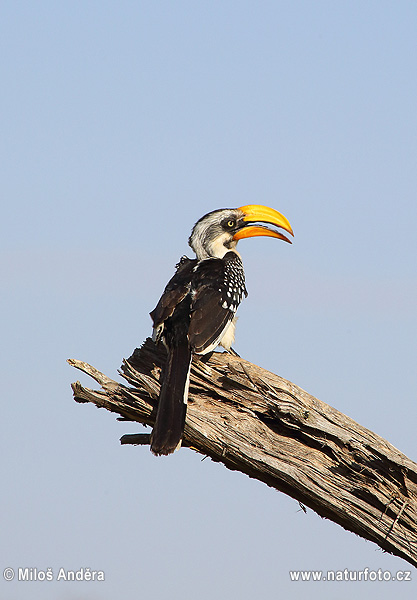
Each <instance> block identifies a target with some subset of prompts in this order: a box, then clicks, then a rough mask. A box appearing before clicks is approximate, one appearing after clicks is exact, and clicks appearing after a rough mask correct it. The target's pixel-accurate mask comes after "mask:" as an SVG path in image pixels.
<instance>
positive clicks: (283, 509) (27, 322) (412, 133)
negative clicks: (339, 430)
mask: <svg viewBox="0 0 417 600" xmlns="http://www.w3.org/2000/svg"><path fill="white" fill-rule="evenodd" d="M416 31H417V4H416V3H415V2H412V1H403V0H400V1H397V2H394V1H385V0H378V1H368V0H365V1H364V0H361V1H355V0H354V1H352V2H336V1H333V0H331V1H330V0H329V1H321V0H318V1H314V2H313V1H307V0H306V1H302V0H299V1H294V2H289V1H288V2H282V1H278V0H277V1H274V2H268V1H265V2H246V1H239V2H238V1H224V0H223V1H222V2H218V1H213V2H198V1H173V2H159V1H156V2H141V1H136V2H133V1H131V2H128V1H124V0H121V1H120V0H119V1H118V2H112V1H101V2H98V1H95V2H94V1H85V2H79V1H73V2H66V1H62V2H55V1H54V2H52V1H41V2H25V1H16V0H10V1H9V0H3V2H2V4H1V9H0V56H1V59H0V60H1V94H0V115H1V116H0V122H1V132H0V135H1V145H0V147H1V150H0V151H1V158H0V170H1V176H0V193H1V207H2V208H1V224H0V227H1V235H0V249H1V286H2V291H1V298H2V317H3V318H2V325H1V338H2V344H1V347H2V361H1V362H2V385H1V391H2V418H1V435H0V439H1V446H0V449H1V455H2V464H3V468H2V493H1V496H0V510H1V515H2V527H1V532H2V533H1V538H2V542H1V546H0V566H1V572H0V596H1V598H5V599H7V600H21V599H23V600H26V599H29V598H30V599H31V600H41V599H42V600H52V599H54V600H55V599H57V598H59V599H60V600H61V599H62V600H112V599H114V598H121V597H131V598H133V597H134V598H150V597H152V598H171V599H173V600H177V599H181V600H191V599H192V600H194V599H195V598H200V599H201V600H208V599H212V598H240V599H241V600H249V599H253V598H272V599H273V598H284V597H285V598H296V599H298V598H300V599H301V598H305V597H308V598H313V599H317V598H321V599H323V598H324V599H329V600H330V599H333V598H336V597H337V598H338V600H345V599H346V600H347V599H350V598H352V597H353V596H354V597H355V598H359V599H364V598H373V597H378V598H380V599H388V598H392V597H395V596H399V597H401V598H405V599H411V598H415V590H416V587H415V586H416V581H417V572H416V570H415V569H413V568H412V567H410V566H409V565H408V564H407V563H406V562H405V561H403V560H401V559H398V558H395V557H392V556H390V555H387V554H385V553H383V552H382V551H381V550H380V549H379V548H378V547H377V546H375V545H374V544H372V543H370V542H366V541H364V540H363V539H361V538H359V537H356V536H355V535H353V534H351V533H349V532H346V531H344V530H343V529H342V528H340V527H339V526H337V525H335V524H334V523H332V522H330V521H326V520H323V519H321V518H320V517H318V516H317V515H316V514H315V513H313V512H312V511H310V510H308V512H307V514H304V512H302V511H301V510H300V507H299V505H298V503H297V502H296V501H294V500H292V499H290V498H288V497H287V496H285V495H283V494H281V493H278V492H276V491H274V490H272V489H270V488H268V487H266V486H265V485H263V484H261V483H259V482H257V481H253V480H250V479H249V478H247V477H246V476H244V475H242V474H240V473H232V472H230V471H227V470H226V469H225V468H224V467H223V466H221V465H218V464H214V463H212V462H210V461H209V460H206V461H204V462H201V457H200V456H198V455H197V454H195V453H193V452H191V451H190V450H188V449H184V450H181V451H180V452H177V453H176V454H175V455H173V456H172V457H169V458H167V459H164V458H160V459H157V458H155V457H153V456H152V455H151V454H150V452H149V450H148V449H147V448H135V447H121V446H120V444H119V441H118V440H119V438H120V436H121V435H123V434H124V433H131V432H136V431H139V430H140V426H135V425H134V424H129V423H128V424H126V423H119V422H117V421H116V419H115V416H114V415H112V414H110V413H108V412H106V411H104V410H100V411H99V410H97V409H96V408H95V407H93V406H89V405H88V406H87V405H78V404H76V403H75V402H73V400H72V394H71V389H70V383H71V381H75V380H77V379H81V381H82V382H83V383H84V384H86V385H91V386H93V382H92V381H91V380H89V379H88V378H87V377H84V376H83V375H82V374H80V373H79V372H77V371H75V370H74V369H71V368H70V367H69V366H68V365H67V364H66V359H67V358H69V357H72V358H78V359H81V360H85V361H87V362H90V363H91V364H93V365H94V366H96V367H97V368H99V369H100V370H101V371H103V372H105V373H106V374H107V375H109V376H111V377H113V378H116V379H117V380H119V376H118V375H117V369H118V368H119V366H120V364H121V361H122V358H123V357H127V356H129V355H130V354H131V352H132V351H133V349H134V348H135V347H136V346H138V345H140V344H141V342H142V341H143V340H144V338H145V337H146V336H148V335H149V334H150V329H151V321H150V318H149V315H148V313H149V311H150V310H152V309H153V308H154V306H155V304H156V302H157V300H158V298H159V295H160V293H161V292H162V290H163V287H164V286H165V283H166V282H167V280H168V278H169V277H170V276H171V275H172V273H173V269H174V265H175V263H176V262H177V260H178V258H179V257H180V256H181V255H182V254H184V253H187V252H188V253H190V250H189V248H188V246H187V240H188V235H189V233H190V230H191V227H192V225H193V224H194V222H195V221H196V220H197V219H198V218H199V217H200V216H202V215H203V214H205V213H206V212H208V211H210V210H212V209H215V208H221V207H236V206H241V205H244V204H250V203H259V204H266V205H269V206H273V207H274V208H276V209H278V210H279V211H281V212H283V213H284V214H285V215H286V216H287V217H288V219H289V220H290V222H291V224H292V226H293V229H294V232H295V240H294V243H293V245H292V246H290V245H287V244H283V243H280V242H277V241H276V240H273V239H268V238H258V239H253V240H243V241H242V242H240V245H239V250H240V252H241V255H242V257H243V260H244V264H245V269H246V276H247V287H248V290H249V297H248V299H247V300H245V301H244V303H243V304H242V306H241V309H240V311H239V314H240V320H239V324H238V331H237V341H236V345H235V348H236V350H237V351H238V352H239V353H240V354H241V355H242V356H243V357H244V358H246V359H248V360H250V361H252V362H254V363H256V364H259V365H261V366H263V367H265V368H267V369H270V370H272V371H274V372H275V373H278V374H280V375H282V376H283V377H285V378H287V379H290V380H291V381H293V382H294V383H296V384H298V385H300V386H301V387H303V388H304V389H306V390H307V391H309V392H310V393H312V394H314V395H315V396H317V397H318V398H320V399H321V400H324V401H326V402H327V403H329V404H331V405H332V406H334V407H336V408H337V409H339V410H341V411H342V412H344V413H346V414H348V415H349V416H351V417H352V418H354V419H355V420H357V421H358V422H359V423H361V424H362V425H364V426H366V427H368V428H369V429H371V430H373V431H375V432H376V433H378V434H380V435H382V436H383V437H385V438H386V439H388V440H389V441H390V442H391V443H392V444H394V445H395V446H396V447H398V448H399V449H400V450H401V451H403V452H404V453H405V454H407V455H408V456H409V457H410V458H412V459H416V458H417V448H416V429H417V417H416V395H417V376H416V351H417V347H416V346H417V344H416V334H417V331H416V329H417V328H416V324H417V319H416V305H417V284H416V266H417V264H416V262H417V261H416V255H417V252H416V250H417V243H416V225H417V201H416V189H417V77H416V74H417V34H416ZM9 566H10V567H13V568H14V569H17V568H18V567H36V568H38V569H41V570H45V569H47V568H48V567H50V568H52V570H53V572H54V574H55V576H56V575H57V573H58V571H59V569H60V568H61V567H63V568H65V569H67V570H77V569H79V568H80V567H88V568H90V569H92V570H93V569H94V570H103V571H105V577H106V580H105V582H103V583H98V582H97V583H93V582H88V583H87V582H85V583H74V582H68V583H65V582H62V581H61V582H57V581H54V582H51V583H49V582H45V583H40V582H36V583H34V582H32V583H31V582H21V583H19V582H16V581H14V582H11V583H8V582H5V581H3V579H2V578H1V573H2V571H3V569H4V568H5V567H9ZM365 567H368V568H370V569H378V568H381V569H383V570H390V571H392V572H395V571H397V570H399V569H401V570H408V569H411V570H412V576H413V578H414V582H413V583H402V584H400V583H381V584H378V583H346V584H342V583H327V584H325V583H321V584H319V583H304V584H302V583H291V582H290V578H289V574H288V571H289V570H290V569H292V570H294V569H320V570H323V571H327V570H330V569H334V570H342V569H345V568H349V569H353V570H363V569H364V568H365Z"/></svg>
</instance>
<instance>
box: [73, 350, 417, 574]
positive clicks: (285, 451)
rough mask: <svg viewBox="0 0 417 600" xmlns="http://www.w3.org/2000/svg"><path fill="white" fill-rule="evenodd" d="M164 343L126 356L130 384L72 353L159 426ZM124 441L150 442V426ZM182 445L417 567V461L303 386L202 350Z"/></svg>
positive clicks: (103, 399) (119, 404)
mask: <svg viewBox="0 0 417 600" xmlns="http://www.w3.org/2000/svg"><path fill="white" fill-rule="evenodd" d="M164 361H165V352H164V350H163V348H162V347H160V346H158V347H156V346H155V345H154V344H153V342H152V341H151V340H149V339H148V340H146V342H145V343H144V344H143V346H142V347H141V348H140V349H137V350H135V352H134V353H133V355H132V356H131V357H130V358H129V359H128V360H126V361H124V363H123V365H122V371H121V374H122V375H123V377H124V378H125V379H126V380H127V382H128V384H129V385H122V384H119V383H117V382H115V381H113V380H112V379H110V378H108V377H106V376H105V375H103V374H102V373H100V372H99V371H97V369H95V368H94V367H91V366H90V365H88V364H87V363H84V362H81V361H77V360H72V359H71V360H69V361H68V362H69V363H70V364H71V365H72V366H74V367H76V368H78V369H80V370H81V371H83V372H85V373H87V374H88V375H90V376H91V377H92V378H93V379H95V380H96V381H97V382H98V383H99V384H100V385H101V387H102V389H101V390H100V391H95V390H91V389H88V388H84V387H83V386H82V385H81V384H80V383H79V382H77V383H74V384H72V388H73V393H74V399H75V400H76V401H77V402H92V403H93V404H95V405H96V406H97V407H99V408H106V409H107V410H110V411H112V412H115V413H117V414H119V415H120V417H121V418H122V420H129V421H137V422H139V423H142V424H146V425H153V422H154V419H155V412H156V411H155V407H156V405H157V398H158V394H159V374H160V370H161V367H162V365H163V364H164ZM121 442H122V443H131V444H141V445H143V444H149V435H147V434H136V435H126V436H123V438H122V440H121ZM183 446H189V447H191V448H193V449H194V450H196V451H198V452H201V453H202V454H204V455H208V456H210V457H211V458H212V459H213V460H215V461H219V462H222V463H223V464H224V465H226V467H228V468H229V469H233V470H239V471H241V472H243V473H246V474H247V475H249V476H250V477H253V478H255V479H258V480H260V481H263V482H264V483H266V484H267V485H269V486H271V487H274V488H275V489H277V490H279V491H281V492H284V493H285V494H288V495H289V496H292V497H293V498H295V499H296V500H298V501H299V502H301V503H302V504H304V505H306V506H308V507H310V508H311V509H313V510H314V511H316V512H317V513H318V514H319V515H321V516H322V517H326V518H328V519H331V520H332V521H334V522H335V523H338V524H339V525H342V527H344V528H345V529H348V530H350V531H353V532H354V533H356V534H358V535H360V536H362V537H363V538H365V539H368V540H371V541H373V542H375V543H376V544H378V545H379V546H380V547H381V548H382V549H383V550H385V551H387V552H390V553H392V554H396V555H397V556H401V557H402V558H404V559H405V560H406V561H408V562H409V563H411V564H412V565H414V566H417V530H416V523H417V464H416V463H415V462H413V461H411V460H410V459H409V458H407V457H406V456H405V455H404V454H402V453H401V452H400V451H399V450H397V449H396V448H394V447H393V446H392V445H391V444H389V443H388V442H387V441H385V440H384V439H382V438H381V437H379V436H378V435H376V434H375V433H372V431H369V430H368V429H365V428H364V427H362V426H361V425H359V424H358V423H356V422H355V421H353V420H352V419H350V418H349V417H347V416H346V415H344V414H342V413H340V412H339V411H337V410H336V409H334V408H332V407H331V406H328V405H327V404H325V403H324V402H321V401H320V400H317V399H316V398H314V397H313V396H311V395H310V394H308V393H307V392H305V391H304V390H302V389H301V388H299V387H297V386H296V385H294V384H292V383H290V382H289V381H286V380H285V379H282V378H281V377H279V376H278V375H274V374H273V373H270V372H268V371H265V370H264V369H262V368H260V367H257V366H256V365H253V364H251V363H249V362H247V361H245V360H243V359H242V358H240V357H238V356H232V355H230V354H226V353H213V354H212V355H211V357H210V358H209V360H204V361H203V360H200V359H198V358H196V357H195V358H194V360H193V364H192V370H191V380H190V392H189V405H188V412H187V422H186V426H185V436H184V442H183Z"/></svg>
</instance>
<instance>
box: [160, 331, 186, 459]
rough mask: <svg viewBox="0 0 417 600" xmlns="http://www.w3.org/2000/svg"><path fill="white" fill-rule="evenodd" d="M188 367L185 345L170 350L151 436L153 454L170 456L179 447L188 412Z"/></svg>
mask: <svg viewBox="0 0 417 600" xmlns="http://www.w3.org/2000/svg"><path fill="white" fill-rule="evenodd" d="M190 364H191V349H190V347H189V345H188V344H187V343H183V344H180V345H178V346H175V347H174V348H171V349H170V350H169V352H168V358H167V363H166V367H165V373H164V380H163V383H162V386H161V392H160V394H159V404H158V412H157V415H156V420H155V425H154V428H153V431H152V435H151V451H152V452H153V454H156V455H161V454H172V452H174V451H175V450H176V449H177V448H179V446H180V445H181V439H182V436H183V433H184V424H185V415H186V412H187V396H188V379H189V372H190Z"/></svg>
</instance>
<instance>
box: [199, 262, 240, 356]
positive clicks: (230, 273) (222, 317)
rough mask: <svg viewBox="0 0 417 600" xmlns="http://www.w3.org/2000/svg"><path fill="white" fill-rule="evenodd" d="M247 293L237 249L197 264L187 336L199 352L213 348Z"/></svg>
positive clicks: (202, 352)
mask: <svg viewBox="0 0 417 600" xmlns="http://www.w3.org/2000/svg"><path fill="white" fill-rule="evenodd" d="M243 295H245V296H247V291H246V287H245V275H244V271H243V265H242V261H241V260H240V257H239V256H238V255H237V254H236V253H235V252H228V253H227V254H226V255H225V256H224V258H223V259H220V258H209V259H207V260H203V261H201V262H200V263H199V264H198V265H197V266H196V267H195V268H194V275H193V278H192V282H191V298H192V303H191V320H190V325H189V329H188V339H189V342H190V346H191V348H192V349H193V350H194V352H196V353H197V354H204V353H205V352H209V351H211V350H214V348H215V347H216V346H217V345H218V343H219V342H220V340H221V338H222V336H223V333H224V331H225V330H226V328H227V326H228V325H229V323H230V321H231V320H232V319H233V318H234V316H235V313H236V310H237V307H238V306H239V304H240V302H241V301H242V298H243Z"/></svg>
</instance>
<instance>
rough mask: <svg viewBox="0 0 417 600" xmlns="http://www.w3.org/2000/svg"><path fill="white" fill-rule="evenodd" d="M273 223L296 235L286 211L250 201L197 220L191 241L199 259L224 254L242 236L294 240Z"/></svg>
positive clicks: (189, 241) (233, 247) (217, 256)
mask: <svg viewBox="0 0 417 600" xmlns="http://www.w3.org/2000/svg"><path fill="white" fill-rule="evenodd" d="M271 225H272V226H275V227H279V228H281V229H284V230H285V231H288V233H290V234H291V235H294V234H293V231H292V229H291V225H290V224H289V222H288V220H287V219H286V218H285V217H284V215H282V214H281V213H279V212H278V211H277V210H274V209H273V208H268V206H262V205H260V204H249V205H247V206H241V207H240V208H221V209H218V210H214V211H212V212H210V213H208V214H207V215H204V217H201V219H199V220H198V221H197V223H196V224H195V225H194V227H193V230H192V232H191V235H190V239H189V240H188V243H189V245H190V246H191V248H192V249H193V250H194V252H195V253H196V255H197V258H198V259H199V260H202V259H204V258H210V257H216V258H223V256H224V255H225V254H226V252H228V251H229V250H234V249H235V248H236V244H237V243H238V241H239V240H241V239H243V238H248V237H255V236H259V235H265V236H270V237H274V238H277V239H279V240H284V241H285V242H289V243H291V241H290V240H289V239H288V238H287V237H286V236H285V235H283V234H282V233H280V232H279V231H276V230H275V229H273V228H271V227H270V226H271Z"/></svg>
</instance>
